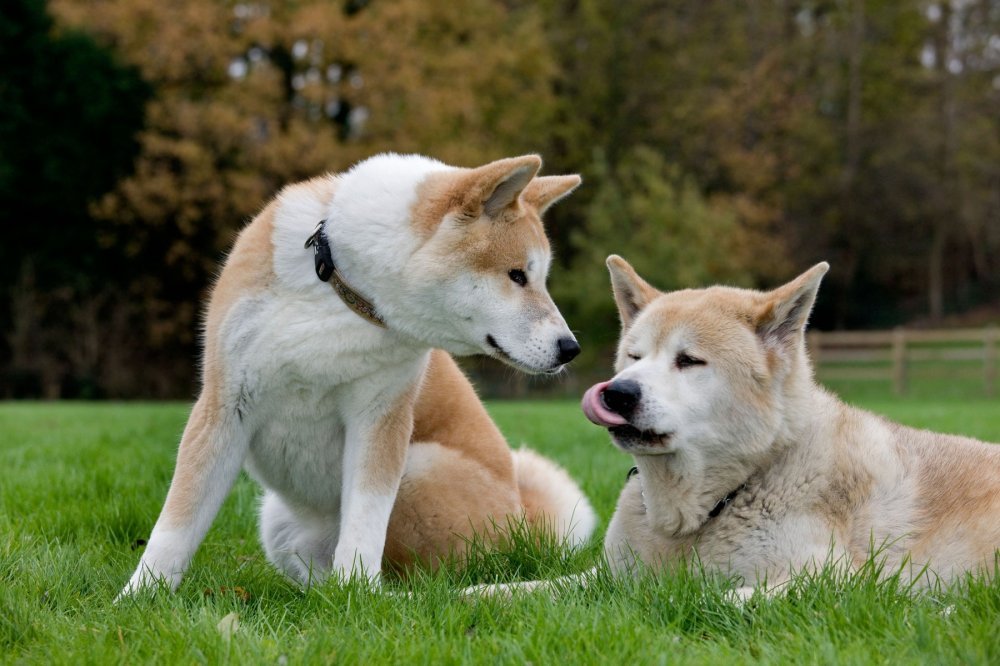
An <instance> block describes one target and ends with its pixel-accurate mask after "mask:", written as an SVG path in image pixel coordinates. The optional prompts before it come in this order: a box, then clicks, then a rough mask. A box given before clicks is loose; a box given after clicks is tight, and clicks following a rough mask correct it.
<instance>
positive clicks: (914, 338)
mask: <svg viewBox="0 0 1000 666" xmlns="http://www.w3.org/2000/svg"><path fill="white" fill-rule="evenodd" d="M998 347H1000V328H997V327H995V326H988V327H986V328H980V329H956V330H940V331H931V330H907V329H902V328H897V329H895V330H891V331H844V332H840V331H834V332H830V333H824V332H820V331H811V332H810V333H809V353H810V355H811V356H812V359H813V363H814V365H815V366H816V369H817V374H818V376H819V378H820V379H821V380H823V381H827V380H847V381H865V380H872V381H889V382H891V383H892V388H893V392H894V393H896V395H903V394H905V393H906V392H907V388H908V385H909V382H910V378H911V372H912V369H913V368H914V367H916V366H918V365H920V364H933V363H938V364H942V365H943V364H947V365H945V366H944V367H945V370H944V372H943V373H939V375H938V376H940V377H943V378H946V377H948V376H951V375H952V374H953V373H954V372H955V370H954V369H955V368H957V367H958V366H960V365H961V366H964V367H968V366H969V365H971V364H979V365H981V367H982V382H983V390H984V391H985V393H986V395H987V396H989V397H993V396H995V395H996V394H997V393H996V390H997V349H998Z"/></svg>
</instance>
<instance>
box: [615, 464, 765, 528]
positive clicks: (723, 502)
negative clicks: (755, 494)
mask: <svg viewBox="0 0 1000 666" xmlns="http://www.w3.org/2000/svg"><path fill="white" fill-rule="evenodd" d="M638 473H639V468H638V467H633V468H632V469H630V470H629V471H628V474H626V475H625V480H626V481H628V480H629V479H631V478H632V477H633V476H635V475H636V474H638ZM746 487H747V484H746V482H744V483H742V484H740V485H739V487H737V488H734V489H733V490H731V491H729V493H728V494H727V495H726V496H725V497H723V498H722V499H720V500H719V501H718V502H717V503H716V505H715V506H714V507H712V510H711V511H709V512H708V518H706V519H705V521H704V522H703V523H702V524H701V526H702V527H704V526H705V525H706V524H707V523H708V521H710V520H712V519H713V518H715V517H717V516H718V515H719V514H720V513H722V512H723V511H724V510H725V509H726V507H727V506H729V505H730V504H731V503H732V501H733V500H734V499H736V496H737V495H738V494H739V493H740V491H741V490H745V489H746Z"/></svg>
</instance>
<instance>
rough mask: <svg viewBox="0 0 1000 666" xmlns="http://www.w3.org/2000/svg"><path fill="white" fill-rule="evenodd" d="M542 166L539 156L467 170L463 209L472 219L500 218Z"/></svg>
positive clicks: (491, 163)
mask: <svg viewBox="0 0 1000 666" xmlns="http://www.w3.org/2000/svg"><path fill="white" fill-rule="evenodd" d="M541 167H542V158H541V157H539V156H538V155H522V156H521V157H509V158H507V159H503V160H497V161H496V162H490V163H489V164H486V165H484V166H481V167H478V168H476V169H472V170H470V171H467V172H466V173H465V174H463V176H462V188H463V193H462V209H463V211H464V213H465V215H466V216H467V217H468V218H469V219H476V218H478V217H479V216H480V215H482V214H484V213H485V214H486V215H487V216H488V217H496V216H498V215H499V214H500V213H502V212H503V211H504V210H506V209H507V208H508V207H509V206H512V205H513V204H514V203H515V202H516V201H517V199H518V197H519V196H521V192H523V191H524V188H525V187H527V186H528V183H530V182H531V179H532V178H534V177H535V174H537V173H538V170H539V169H540V168H541Z"/></svg>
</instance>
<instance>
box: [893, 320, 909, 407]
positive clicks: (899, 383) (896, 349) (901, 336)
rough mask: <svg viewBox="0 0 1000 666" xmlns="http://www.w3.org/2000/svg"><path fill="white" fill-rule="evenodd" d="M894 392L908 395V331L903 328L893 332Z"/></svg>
mask: <svg viewBox="0 0 1000 666" xmlns="http://www.w3.org/2000/svg"><path fill="white" fill-rule="evenodd" d="M892 391H893V393H895V394H896V395H903V394H904V393H906V331H905V330H904V329H902V328H897V329H895V330H894V331H893V332H892Z"/></svg>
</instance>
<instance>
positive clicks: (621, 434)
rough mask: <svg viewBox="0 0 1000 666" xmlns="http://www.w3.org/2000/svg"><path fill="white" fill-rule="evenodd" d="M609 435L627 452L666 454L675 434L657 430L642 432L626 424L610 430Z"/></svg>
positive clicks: (612, 427)
mask: <svg viewBox="0 0 1000 666" xmlns="http://www.w3.org/2000/svg"><path fill="white" fill-rule="evenodd" d="M608 433H609V434H610V435H611V439H612V440H613V441H614V443H615V445H617V446H618V448H620V449H623V450H625V451H632V452H635V451H644V452H647V453H651V452H659V453H665V452H666V449H667V448H668V447H669V446H670V440H671V439H672V438H673V433H670V432H656V431H655V430H640V429H639V428H636V427H635V426H633V425H629V424H627V423H626V424H624V425H616V426H611V427H610V428H608Z"/></svg>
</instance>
